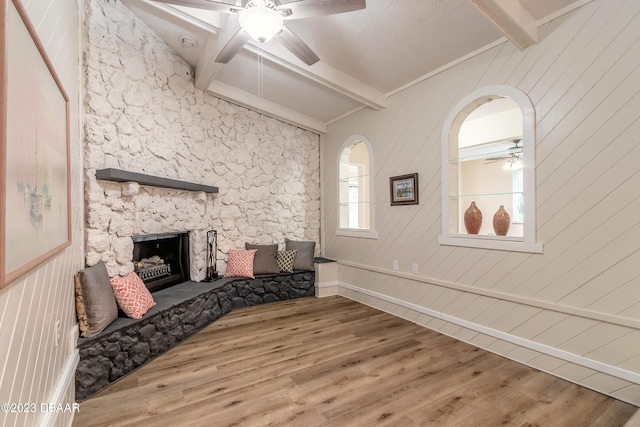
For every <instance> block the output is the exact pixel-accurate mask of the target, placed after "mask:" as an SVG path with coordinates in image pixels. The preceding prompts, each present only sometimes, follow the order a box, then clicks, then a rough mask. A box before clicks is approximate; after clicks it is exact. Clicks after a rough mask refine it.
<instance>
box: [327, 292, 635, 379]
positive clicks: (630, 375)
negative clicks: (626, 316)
mask: <svg viewBox="0 0 640 427" xmlns="http://www.w3.org/2000/svg"><path fill="white" fill-rule="evenodd" d="M338 285H339V286H338V288H339V289H338V292H339V295H342V296H344V297H346V298H350V297H349V295H345V294H344V293H342V292H340V290H341V289H343V288H344V289H348V290H350V291H353V292H357V293H360V294H363V295H367V296H370V297H373V298H376V299H379V300H381V301H386V302H389V303H392V304H395V305H399V306H401V307H403V308H406V309H409V310H413V311H416V312H418V313H421V314H426V315H427V316H431V317H434V318H436V319H440V320H443V321H445V322H449V323H452V324H454V325H458V326H461V327H463V328H467V329H470V330H473V331H476V332H479V333H481V334H485V335H489V336H491V337H494V338H497V339H500V340H503V341H506V342H509V343H511V344H515V345H517V346H520V347H524V348H528V349H530V350H533V351H537V352H539V353H543V354H546V355H549V356H552V357H556V358H558V359H562V360H565V361H567V362H570V363H575V364H576V365H580V366H584V367H586V368H589V369H593V370H595V371H598V372H602V373H605V374H607V375H611V376H613V377H616V378H620V379H623V380H625V381H629V382H632V383H635V384H640V374H637V373H635V372H631V371H628V370H626V369H622V368H618V367H616V366H612V365H608V364H606V363H602V362H599V361H597V360H593V359H589V358H587V357H584V356H579V355H577V354H574V353H570V352H568V351H564V350H560V349H558V348H555V347H551V346H548V345H545V344H540V343H538V342H535V341H531V340H528V339H524V338H520V337H517V336H515V335H511V334H508V333H506V332H503V331H499V330H496V329H492V328H489V327H486V326H482V325H478V324H476V323H473V322H469V321H468V320H464V319H460V318H459V317H455V316H450V315H448V314H444V313H442V312H438V311H435V310H431V309H428V308H425V307H421V306H419V305H416V304H413V303H410V302H407V301H404V300H401V299H398V298H394V297H390V296H388V295H384V294H381V293H378V292H375V291H371V290H369V289H363V288H360V287H358V286H354V285H350V284H348V283H344V282H338ZM350 299H353V298H350ZM358 302H361V303H363V304H366V303H365V302H362V301H358ZM376 308H377V307H376ZM378 309H379V308H378ZM438 332H439V331H438ZM454 338H455V337H454Z"/></svg>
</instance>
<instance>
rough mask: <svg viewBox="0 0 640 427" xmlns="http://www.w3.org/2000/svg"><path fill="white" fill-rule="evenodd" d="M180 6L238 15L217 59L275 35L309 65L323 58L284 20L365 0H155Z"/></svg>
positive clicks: (342, 8) (355, 6)
mask: <svg viewBox="0 0 640 427" xmlns="http://www.w3.org/2000/svg"><path fill="white" fill-rule="evenodd" d="M154 1H157V2H160V3H169V4H174V5H178V6H187V7H195V8H199V9H205V10H212V11H214V12H220V13H228V14H231V15H236V16H238V20H239V24H240V25H239V27H237V28H236V29H234V31H235V33H234V34H233V35H232V37H231V38H230V39H229V41H228V42H227V43H226V45H225V46H224V47H223V48H222V50H221V51H220V53H219V54H218V56H217V57H216V59H215V61H216V62H220V63H223V64H226V63H228V62H229V61H230V60H231V58H233V57H234V56H235V55H236V54H237V53H238V52H239V51H240V49H241V48H242V46H244V44H245V43H246V42H247V41H249V39H250V38H253V39H254V40H256V41H257V42H259V43H264V42H267V41H269V40H270V39H271V38H274V37H275V38H276V39H277V40H278V41H280V43H282V44H283V45H284V46H285V47H286V48H287V49H289V50H290V51H291V53H293V54H294V55H295V56H297V57H298V58H300V60H301V61H303V62H304V63H305V64H307V65H313V64H315V63H316V62H318V61H319V60H320V58H318V56H317V55H316V54H315V53H314V52H313V51H312V50H311V48H310V47H309V46H307V45H306V44H305V42H303V41H302V40H301V39H300V38H299V37H298V36H296V35H295V34H294V33H293V32H292V31H291V30H290V29H288V28H287V27H286V26H285V25H284V22H283V21H286V20H289V19H304V18H310V17H314V16H323V15H333V14H337V13H344V12H351V11H354V10H360V9H364V8H365V7H366V3H365V1H366V0H297V1H287V0H242V1H241V2H240V3H241V5H237V3H238V2H237V1H236V2H234V3H225V2H222V1H215V0H154Z"/></svg>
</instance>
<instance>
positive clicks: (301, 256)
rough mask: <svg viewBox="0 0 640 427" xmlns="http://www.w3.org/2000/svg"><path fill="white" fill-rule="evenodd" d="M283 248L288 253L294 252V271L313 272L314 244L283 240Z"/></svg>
mask: <svg viewBox="0 0 640 427" xmlns="http://www.w3.org/2000/svg"><path fill="white" fill-rule="evenodd" d="M285 246H286V249H287V250H288V251H293V250H295V251H296V258H295V260H294V261H293V269H294V270H306V271H314V270H315V267H314V265H313V260H314V258H315V251H316V242H303V241H295V240H289V239H285Z"/></svg>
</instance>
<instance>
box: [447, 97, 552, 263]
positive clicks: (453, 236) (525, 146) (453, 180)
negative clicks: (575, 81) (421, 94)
mask: <svg viewBox="0 0 640 427" xmlns="http://www.w3.org/2000/svg"><path fill="white" fill-rule="evenodd" d="M501 98H508V99H510V100H512V101H513V102H514V103H515V104H517V106H518V107H519V109H520V113H521V117H522V132H521V135H513V136H512V137H508V136H507V135H505V138H504V140H497V141H488V142H486V143H484V142H483V143H482V144H480V143H479V144H477V146H474V147H465V148H464V150H461V148H460V144H459V135H460V131H461V128H462V127H463V124H464V123H465V121H466V120H467V119H468V118H469V116H470V115H472V114H473V113H474V111H476V110H477V109H478V108H479V107H481V106H485V105H486V104H487V103H489V102H492V101H494V100H496V99H501ZM535 123H536V119H535V109H534V106H533V103H532V102H531V100H530V99H529V97H528V96H527V95H526V94H525V93H524V92H522V91H521V90H519V89H517V88H514V87H511V86H504V85H494V86H487V87H483V88H480V89H477V90H475V91H473V92H472V93H470V94H468V95H467V96H465V97H464V98H462V99H461V100H460V101H458V103H456V105H455V106H454V107H453V108H452V109H451V111H450V113H449V115H448V116H447V119H446V120H445V123H444V126H443V128H442V136H441V144H442V232H441V235H440V236H439V238H438V241H439V243H440V244H442V245H452V246H465V247H476V248H486V249H498V250H508V251H519V252H534V253H541V252H542V244H541V243H539V242H537V240H536V211H535V210H536V188H535V164H536V163H535V144H536V139H535ZM518 137H519V138H520V142H518V143H516V142H515V141H516V140H517V139H518ZM512 143H515V144H514V145H513V146H512V145H509V144H512ZM515 149H518V150H519V151H517V153H518V157H519V159H520V162H521V163H520V164H521V165H522V170H521V172H518V173H519V174H520V176H519V180H520V181H519V182H520V185H521V188H517V189H516V190H514V189H513V188H514V187H513V185H515V181H514V184H513V185H512V187H511V188H512V189H511V190H510V191H503V189H499V190H496V191H491V190H487V188H486V186H485V187H482V186H481V185H480V187H481V188H479V191H477V192H474V191H472V190H469V189H468V188H466V187H465V184H464V183H465V182H468V181H474V179H472V178H473V177H471V178H469V176H468V175H469V174H470V173H473V172H468V170H473V169H471V168H469V167H467V165H469V164H471V163H472V162H473V163H478V164H485V165H487V164H489V163H492V162H493V161H494V160H493V159H495V158H500V157H498V156H503V157H505V159H504V160H505V162H509V161H510V160H509V158H510V157H511V156H514V150H515ZM461 151H464V152H465V154H463V155H461ZM466 162H469V163H467V165H465V167H461V165H462V164H464V163H466ZM482 162H484V163H482ZM489 167H495V166H485V167H484V168H489ZM476 170H480V169H479V168H478V167H476ZM461 171H463V173H462V174H461ZM514 175H515V174H514ZM509 176H511V175H509ZM475 178H477V179H475V181H477V182H478V183H482V182H484V177H482V176H479V175H478V176H476V177H475ZM461 188H464V190H467V191H466V192H465V191H464V190H461ZM520 194H521V196H518V195H520ZM505 197H511V199H505ZM515 197H522V200H521V201H520V205H521V206H522V212H521V213H519V215H518V216H517V217H519V218H520V219H522V218H523V219H522V221H521V222H517V223H513V227H512V228H511V230H512V233H511V235H509V234H507V235H506V236H496V235H495V233H492V232H489V231H488V230H491V231H492V225H491V223H492V219H493V215H494V212H495V211H496V210H497V209H498V207H499V205H502V204H505V203H504V200H512V199H514V198H515ZM471 201H480V202H479V203H478V204H484V209H481V210H483V223H484V224H485V225H484V226H483V228H482V230H483V231H481V233H479V234H469V233H468V232H467V231H466V229H465V227H464V224H463V216H464V211H465V210H466V209H467V207H468V206H469V205H470V203H471ZM514 205H515V203H514ZM505 208H507V207H506V206H505ZM508 210H510V209H509V208H508ZM513 218H514V217H513V216H512V221H513ZM487 224H489V226H487ZM488 227H489V228H488Z"/></svg>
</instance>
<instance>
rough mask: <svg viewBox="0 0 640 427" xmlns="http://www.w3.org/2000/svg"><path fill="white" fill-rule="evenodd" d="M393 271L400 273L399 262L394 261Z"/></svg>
mask: <svg viewBox="0 0 640 427" xmlns="http://www.w3.org/2000/svg"><path fill="white" fill-rule="evenodd" d="M393 271H398V260H396V259H394V260H393Z"/></svg>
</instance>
